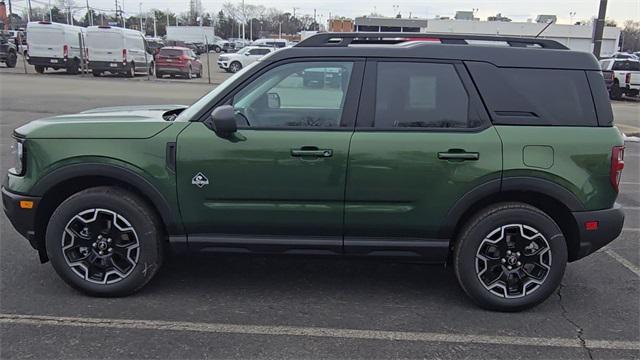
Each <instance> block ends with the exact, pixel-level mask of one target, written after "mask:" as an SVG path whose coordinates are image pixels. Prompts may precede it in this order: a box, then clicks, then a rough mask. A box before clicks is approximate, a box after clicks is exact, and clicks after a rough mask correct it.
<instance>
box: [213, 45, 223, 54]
mask: <svg viewBox="0 0 640 360" xmlns="http://www.w3.org/2000/svg"><path fill="white" fill-rule="evenodd" d="M214 50H215V51H216V52H217V53H220V52H221V51H222V48H221V47H220V46H216V47H215V48H214Z"/></svg>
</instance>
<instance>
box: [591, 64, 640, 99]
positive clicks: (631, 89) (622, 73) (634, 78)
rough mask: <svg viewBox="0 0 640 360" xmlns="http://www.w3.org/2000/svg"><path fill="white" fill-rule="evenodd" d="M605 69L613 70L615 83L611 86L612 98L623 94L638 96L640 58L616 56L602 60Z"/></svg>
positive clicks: (610, 93) (617, 97)
mask: <svg viewBox="0 0 640 360" xmlns="http://www.w3.org/2000/svg"><path fill="white" fill-rule="evenodd" d="M600 66H601V67H602V70H603V71H611V72H613V83H612V84H611V87H610V88H609V95H610V97H611V98H612V99H620V98H621V97H622V95H627V96H638V93H639V92H640V60H636V59H626V58H615V59H604V60H600Z"/></svg>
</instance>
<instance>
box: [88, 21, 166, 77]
mask: <svg viewBox="0 0 640 360" xmlns="http://www.w3.org/2000/svg"><path fill="white" fill-rule="evenodd" d="M86 44H87V58H88V61H89V69H90V70H91V72H92V73H93V76H102V74H104V73H105V72H108V73H111V74H122V75H125V76H128V77H134V76H136V73H140V72H142V73H145V74H146V73H149V74H150V75H153V73H154V70H155V69H154V68H155V63H154V57H153V54H151V53H149V52H147V48H148V46H147V42H146V40H145V38H144V35H142V33H141V32H140V31H137V30H132V29H125V28H121V27H115V26H113V27H112V26H89V27H88V28H87V34H86Z"/></svg>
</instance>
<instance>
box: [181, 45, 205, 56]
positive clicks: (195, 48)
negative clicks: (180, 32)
mask: <svg viewBox="0 0 640 360" xmlns="http://www.w3.org/2000/svg"><path fill="white" fill-rule="evenodd" d="M184 45H185V47H187V48H189V49H191V50H193V52H194V53H195V54H196V55H200V54H204V53H206V52H207V49H206V46H205V45H204V44H203V43H184Z"/></svg>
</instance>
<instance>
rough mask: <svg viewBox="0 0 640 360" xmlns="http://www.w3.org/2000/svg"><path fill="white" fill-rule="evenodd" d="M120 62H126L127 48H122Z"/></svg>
mask: <svg viewBox="0 0 640 360" xmlns="http://www.w3.org/2000/svg"><path fill="white" fill-rule="evenodd" d="M122 62H123V63H126V62H127V49H122Z"/></svg>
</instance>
